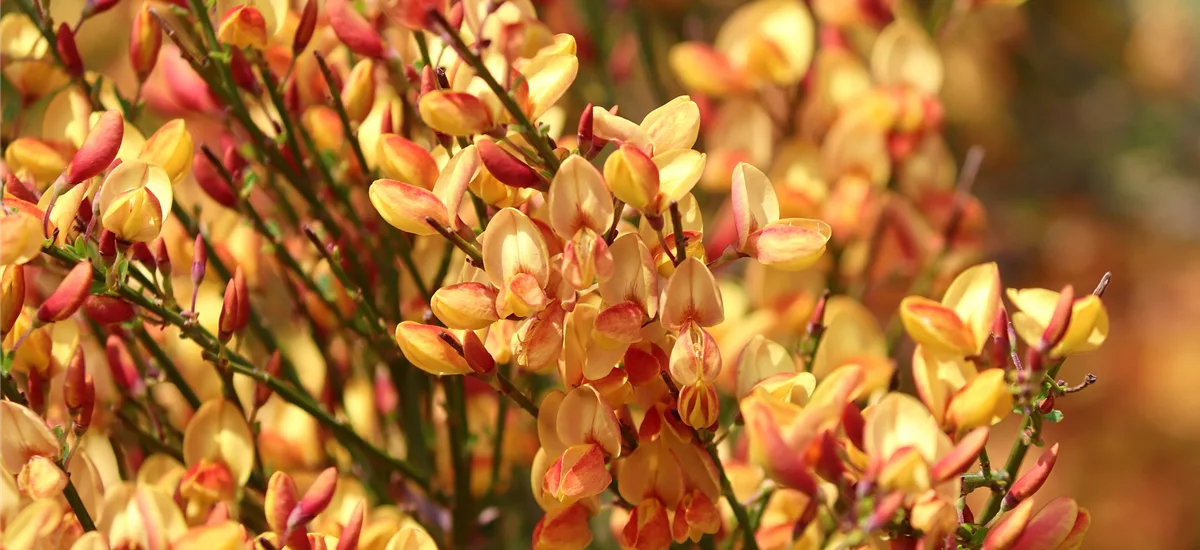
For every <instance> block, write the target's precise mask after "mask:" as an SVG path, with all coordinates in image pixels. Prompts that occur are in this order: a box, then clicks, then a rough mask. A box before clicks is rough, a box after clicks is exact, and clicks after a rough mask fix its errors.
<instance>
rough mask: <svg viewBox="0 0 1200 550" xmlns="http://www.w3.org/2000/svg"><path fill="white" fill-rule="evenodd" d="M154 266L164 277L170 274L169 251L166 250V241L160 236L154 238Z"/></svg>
mask: <svg viewBox="0 0 1200 550" xmlns="http://www.w3.org/2000/svg"><path fill="white" fill-rule="evenodd" d="M153 246H154V266H155V268H157V269H158V273H159V274H160V275H162V276H164V277H170V276H171V253H170V252H169V251H168V250H167V241H165V240H163V238H162V237H159V238H157V239H154V243H153Z"/></svg>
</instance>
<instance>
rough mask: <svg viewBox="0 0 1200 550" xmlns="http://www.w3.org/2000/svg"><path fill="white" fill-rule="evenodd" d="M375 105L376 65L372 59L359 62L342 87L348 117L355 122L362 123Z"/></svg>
mask: <svg viewBox="0 0 1200 550" xmlns="http://www.w3.org/2000/svg"><path fill="white" fill-rule="evenodd" d="M374 104H375V63H374V61H372V60H371V59H363V60H362V61H359V62H358V63H357V64H356V65H354V68H353V69H351V70H350V76H348V77H346V85H345V86H343V87H342V105H344V106H345V107H346V117H347V118H349V119H350V120H351V121H353V122H362V121H363V119H364V118H367V114H368V113H370V112H371V107H372V106H373V105H374Z"/></svg>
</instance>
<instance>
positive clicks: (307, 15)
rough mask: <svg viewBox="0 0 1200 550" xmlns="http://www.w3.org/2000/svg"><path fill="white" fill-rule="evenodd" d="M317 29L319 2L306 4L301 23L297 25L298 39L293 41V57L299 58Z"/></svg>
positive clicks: (310, 1) (314, 1) (313, 0)
mask: <svg viewBox="0 0 1200 550" xmlns="http://www.w3.org/2000/svg"><path fill="white" fill-rule="evenodd" d="M316 28H317V0H308V1H307V2H305V3H304V11H301V12H300V23H299V24H297V25H296V37H295V39H293V40H292V55H293V56H298V55H300V53H301V52H303V51H304V49H305V48H307V47H308V42H309V41H310V40H312V37H313V30H314V29H316Z"/></svg>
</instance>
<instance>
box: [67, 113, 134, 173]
mask: <svg viewBox="0 0 1200 550" xmlns="http://www.w3.org/2000/svg"><path fill="white" fill-rule="evenodd" d="M124 135H125V119H123V118H121V113H120V111H105V112H104V113H103V114H101V115H100V120H98V121H97V122H96V124H95V125H94V126H92V129H91V131H90V132H88V135H87V138H86V139H85V140H84V142H83V145H81V146H80V147H79V150H78V151H76V152H75V156H74V157H73V158H72V159H71V165H70V166H68V167H67V172H66V175H65V176H64V181H66V183H69V184H74V183H79V182H81V181H84V180H86V179H88V178H91V177H93V176H97V175H99V174H100V173H101V172H103V171H104V170H105V169H107V168H108V166H109V165H110V164H112V161H113V160H114V159H116V158H117V151H119V150H120V149H121V139H122V138H123V137H124Z"/></svg>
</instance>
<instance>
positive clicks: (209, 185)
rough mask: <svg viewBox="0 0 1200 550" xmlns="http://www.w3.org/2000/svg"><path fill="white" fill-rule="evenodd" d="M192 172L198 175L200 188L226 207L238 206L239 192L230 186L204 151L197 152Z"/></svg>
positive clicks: (197, 180)
mask: <svg viewBox="0 0 1200 550" xmlns="http://www.w3.org/2000/svg"><path fill="white" fill-rule="evenodd" d="M192 174H193V175H195V176H196V183H197V184H198V185H199V186H200V189H201V190H203V191H204V193H205V194H206V195H208V197H209V198H211V199H212V200H214V201H216V202H217V204H220V205H221V206H224V207H225V208H236V207H237V204H238V196H237V192H236V191H234V189H233V188H232V187H230V186H229V182H228V181H227V180H226V179H225V177H224V176H222V175H221V173H220V171H219V170H217V167H216V165H214V164H213V163H212V161H211V160H209V158H208V155H205V154H204V153H203V152H200V153H196V156H195V157H194V158H193V159H192Z"/></svg>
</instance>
